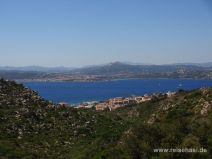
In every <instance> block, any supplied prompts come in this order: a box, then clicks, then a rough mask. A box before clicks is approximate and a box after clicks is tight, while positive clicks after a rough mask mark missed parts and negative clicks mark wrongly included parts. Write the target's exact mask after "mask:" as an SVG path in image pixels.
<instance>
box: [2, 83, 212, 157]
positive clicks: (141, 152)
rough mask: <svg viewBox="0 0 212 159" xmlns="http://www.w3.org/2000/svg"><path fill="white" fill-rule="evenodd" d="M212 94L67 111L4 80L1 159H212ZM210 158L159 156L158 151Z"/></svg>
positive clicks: (201, 92) (204, 92) (206, 90)
mask: <svg viewBox="0 0 212 159" xmlns="http://www.w3.org/2000/svg"><path fill="white" fill-rule="evenodd" d="M211 134H212V88H201V89H197V90H193V91H189V92H185V91H182V90H181V91H179V92H178V93H177V94H176V95H175V96H173V97H167V96H166V95H163V94H156V95H154V97H153V99H152V100H151V101H149V102H146V103H142V104H139V105H132V106H129V107H125V108H120V109H116V110H114V111H109V110H105V111H98V112H97V111H95V110H94V109H87V110H83V109H74V108H71V107H61V106H57V105H54V104H53V103H50V102H48V101H46V100H44V99H43V98H41V97H40V96H39V95H38V94H37V93H36V92H34V91H32V90H30V89H27V88H24V87H23V85H20V84H16V83H15V82H12V81H5V80H0V156H1V157H0V158H4V159H7V158H10V159H14V158H16V159H19V158H21V159H23V158H24V159H29V158H45V159H46V158H57V159H58V158H61V159H66V158H74V159H77V158H79V159H88V158H102V159H105V158H109V159H119V158H120V159H124V158H126V159H128V158H129V159H130V158H133V159H139V158H144V159H145V158H163V159H164V158H165V159H170V158H173V159H177V158H179V159H183V158H185V159H187V158H192V159H193V158H196V159H199V158H208V159H210V158H212V135H211ZM202 147H203V148H205V149H207V153H154V152H153V149H158V148H166V149H167V148H202Z"/></svg>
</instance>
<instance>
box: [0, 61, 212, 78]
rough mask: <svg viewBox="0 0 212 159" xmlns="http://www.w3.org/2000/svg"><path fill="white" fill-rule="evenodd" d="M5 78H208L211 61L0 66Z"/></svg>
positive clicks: (210, 70)
mask: <svg viewBox="0 0 212 159" xmlns="http://www.w3.org/2000/svg"><path fill="white" fill-rule="evenodd" d="M0 77H3V78H6V79H13V80H16V79H27V80H51V81H96V80H113V79H129V78H195V79H212V62H208V63H176V64H166V65H146V64H129V63H122V62H113V63H108V64H104V65H95V66H86V67H82V68H70V67H41V66H26V67H8V66H7V67H0Z"/></svg>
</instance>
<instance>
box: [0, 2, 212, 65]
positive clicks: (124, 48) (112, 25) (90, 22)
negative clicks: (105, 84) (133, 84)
mask: <svg viewBox="0 0 212 159" xmlns="http://www.w3.org/2000/svg"><path fill="white" fill-rule="evenodd" d="M113 61H124V62H125V61H127V62H138V63H153V64H162V63H176V62H177V63H178V62H208V61H212V3H210V0H0V66H5V65H10V66H25V65H42V66H84V65H91V64H102V63H107V62H113Z"/></svg>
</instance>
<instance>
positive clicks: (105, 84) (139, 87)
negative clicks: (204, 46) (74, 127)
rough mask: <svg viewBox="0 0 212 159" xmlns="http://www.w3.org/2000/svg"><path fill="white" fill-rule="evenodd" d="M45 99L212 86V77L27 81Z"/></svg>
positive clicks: (79, 99)
mask: <svg viewBox="0 0 212 159" xmlns="http://www.w3.org/2000/svg"><path fill="white" fill-rule="evenodd" d="M23 84H24V85H25V86H26V87H29V88H31V89H33V90H35V91H37V92H38V93H39V95H41V96H42V97H44V98H45V99H48V100H51V101H53V102H55V103H58V102H67V103H70V104H78V103H81V102H86V101H100V100H105V99H109V98H112V97H127V96H131V95H144V94H146V93H147V94H151V93H157V92H167V91H177V90H179V89H184V90H191V89H195V88H200V87H212V80H193V79H130V80H114V81H101V82H34V81H32V82H24V83H23Z"/></svg>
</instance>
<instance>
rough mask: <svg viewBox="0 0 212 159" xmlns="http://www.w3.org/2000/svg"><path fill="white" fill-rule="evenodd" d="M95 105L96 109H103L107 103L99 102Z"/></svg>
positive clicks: (106, 106)
mask: <svg viewBox="0 0 212 159" xmlns="http://www.w3.org/2000/svg"><path fill="white" fill-rule="evenodd" d="M95 107H96V110H105V109H106V108H108V103H99V104H97V105H96V106H95Z"/></svg>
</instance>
